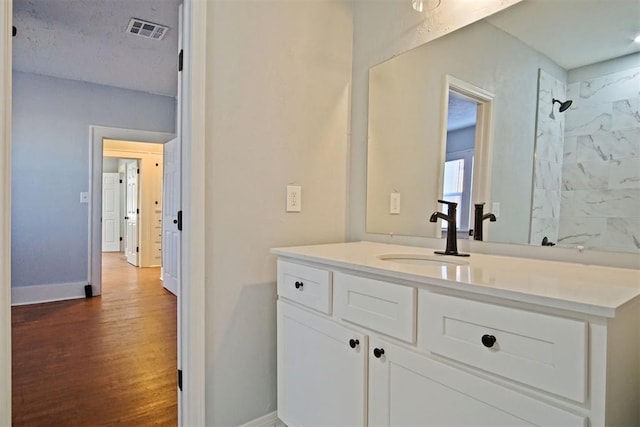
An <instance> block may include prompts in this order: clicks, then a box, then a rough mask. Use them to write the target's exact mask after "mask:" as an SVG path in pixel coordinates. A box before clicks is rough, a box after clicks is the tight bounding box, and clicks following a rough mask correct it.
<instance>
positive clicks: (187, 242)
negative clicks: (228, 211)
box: [0, 0, 207, 425]
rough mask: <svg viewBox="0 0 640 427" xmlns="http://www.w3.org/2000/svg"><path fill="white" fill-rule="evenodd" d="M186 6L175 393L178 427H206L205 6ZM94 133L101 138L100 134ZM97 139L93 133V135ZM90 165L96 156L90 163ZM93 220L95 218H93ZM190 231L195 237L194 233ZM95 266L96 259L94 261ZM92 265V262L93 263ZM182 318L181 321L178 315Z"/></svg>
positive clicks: (5, 7) (0, 128)
mask: <svg viewBox="0 0 640 427" xmlns="http://www.w3.org/2000/svg"><path fill="white" fill-rule="evenodd" d="M184 3H185V7H184V22H185V24H186V25H185V28H184V40H183V42H184V46H185V55H184V64H185V70H186V71H187V72H186V73H184V76H183V85H184V98H183V103H182V104H181V109H180V110H181V112H180V117H181V123H183V124H184V126H183V127H182V129H183V141H184V144H183V145H182V148H181V150H180V152H181V154H182V156H181V160H180V163H181V164H182V165H184V167H183V170H184V171H185V175H184V176H183V178H184V180H183V184H182V188H183V189H184V191H183V196H184V198H183V200H182V206H183V208H184V209H185V215H184V218H185V220H186V221H185V225H184V228H183V231H182V236H183V239H182V244H181V247H182V248H183V253H184V256H183V257H182V263H181V264H182V267H183V268H182V269H181V272H180V277H181V279H182V280H183V282H184V283H187V286H185V287H184V288H183V290H182V298H181V302H180V307H179V314H178V318H179V321H180V323H181V325H182V326H179V330H180V334H181V337H180V339H179V341H180V343H179V345H178V348H179V352H178V356H179V359H182V362H180V360H179V362H178V366H179V367H181V368H182V370H183V372H184V373H183V378H184V386H183V388H182V389H181V393H180V394H179V408H178V409H179V419H180V421H179V422H180V424H181V425H203V424H205V417H204V415H205V410H204V408H205V401H204V394H205V393H204V392H205V377H206V375H205V360H204V358H205V340H204V329H205V328H204V327H205V322H204V312H205V310H204V300H205V298H204V247H205V244H204V243H205V240H204V234H203V233H202V232H201V231H200V230H203V229H204V197H203V195H204V176H205V165H204V163H203V161H202V159H203V158H204V141H205V114H204V105H205V94H206V92H205V90H204V87H205V77H206V66H205V65H206V61H207V50H206V44H205V39H206V28H207V24H206V18H207V3H206V2H201V1H192V0H185V2H184ZM0 21H1V22H2V23H3V25H4V28H9V27H10V26H11V25H12V2H10V1H9V2H0ZM11 58H12V48H11V35H10V32H9V31H6V32H1V33H0V61H1V62H2V66H1V67H0V81H1V84H0V94H1V95H2V96H0V99H2V100H3V101H2V104H1V105H2V107H1V108H0V118H1V119H0V135H2V138H0V165H1V166H2V167H0V203H1V204H2V206H1V209H0V285H1V286H0V289H1V291H2V295H3V298H2V300H3V301H5V303H4V304H2V305H1V306H0V317H1V318H2V319H3V320H4V321H3V322H2V324H4V325H5V327H4V328H3V329H1V330H0V342H1V343H2V346H0V347H2V348H4V351H2V352H0V424H6V425H9V424H10V423H11V381H10V379H11V328H10V325H11V311H10V300H11V233H10V230H11V221H10V219H11V203H10V194H11V166H12V165H11V163H12V162H11V117H12V107H11V93H12V90H11V87H12V78H11V70H12V66H11V62H12V61H11ZM98 133H99V131H98ZM91 134H92V138H93V137H94V136H96V134H97V131H96V127H94V128H92V130H91ZM92 159H93V157H92ZM90 218H91V221H93V220H94V217H93V216H91V217H90ZM195 230H198V231H197V232H195ZM92 261H93V260H92ZM92 261H91V262H92ZM180 312H181V313H182V314H180Z"/></svg>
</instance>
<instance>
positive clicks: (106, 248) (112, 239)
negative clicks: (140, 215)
mask: <svg viewBox="0 0 640 427" xmlns="http://www.w3.org/2000/svg"><path fill="white" fill-rule="evenodd" d="M102 252H120V176H119V174H118V173H117V172H115V173H103V174H102Z"/></svg>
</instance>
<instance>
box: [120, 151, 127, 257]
mask: <svg viewBox="0 0 640 427" xmlns="http://www.w3.org/2000/svg"><path fill="white" fill-rule="evenodd" d="M119 163H120V164H119V165H118V175H119V178H120V190H119V192H120V237H121V239H120V252H122V253H124V252H125V249H126V247H127V220H126V219H124V217H125V216H126V215H127V164H126V163H124V162H123V160H122V159H120V160H119Z"/></svg>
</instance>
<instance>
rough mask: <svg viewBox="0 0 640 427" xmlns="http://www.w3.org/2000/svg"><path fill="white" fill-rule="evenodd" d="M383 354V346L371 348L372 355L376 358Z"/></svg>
mask: <svg viewBox="0 0 640 427" xmlns="http://www.w3.org/2000/svg"><path fill="white" fill-rule="evenodd" d="M383 354H384V348H374V349H373V355H374V356H375V357H376V359H380V358H381V357H382V355H383Z"/></svg>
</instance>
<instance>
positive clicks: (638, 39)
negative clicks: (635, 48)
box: [633, 34, 640, 43]
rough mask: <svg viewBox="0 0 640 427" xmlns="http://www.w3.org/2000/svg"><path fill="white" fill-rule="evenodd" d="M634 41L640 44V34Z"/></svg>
mask: <svg viewBox="0 0 640 427" xmlns="http://www.w3.org/2000/svg"><path fill="white" fill-rule="evenodd" d="M633 41H634V42H636V43H640V34H638V35H637V36H636V38H635V39H633Z"/></svg>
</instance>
